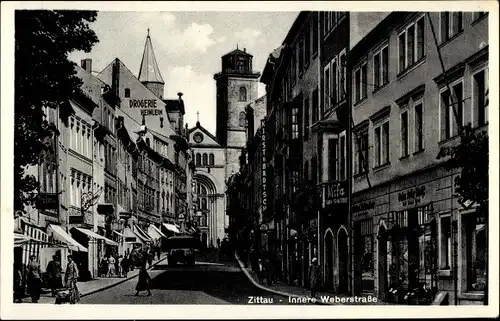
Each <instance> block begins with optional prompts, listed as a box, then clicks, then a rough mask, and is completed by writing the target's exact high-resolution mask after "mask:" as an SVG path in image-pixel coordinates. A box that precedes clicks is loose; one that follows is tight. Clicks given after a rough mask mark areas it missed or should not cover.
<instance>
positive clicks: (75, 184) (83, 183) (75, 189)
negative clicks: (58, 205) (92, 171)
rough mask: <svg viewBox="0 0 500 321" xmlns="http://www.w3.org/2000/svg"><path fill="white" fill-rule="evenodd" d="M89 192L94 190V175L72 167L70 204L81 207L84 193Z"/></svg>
mask: <svg viewBox="0 0 500 321" xmlns="http://www.w3.org/2000/svg"><path fill="white" fill-rule="evenodd" d="M89 192H92V176H90V175H87V174H84V173H82V172H79V171H77V170H75V169H71V179H70V193H69V195H70V200H69V201H70V205H72V206H75V207H81V206H82V198H84V196H83V195H85V194H88V193H89Z"/></svg>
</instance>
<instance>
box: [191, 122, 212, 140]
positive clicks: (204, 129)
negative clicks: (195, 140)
mask: <svg viewBox="0 0 500 321" xmlns="http://www.w3.org/2000/svg"><path fill="white" fill-rule="evenodd" d="M197 129H199V130H201V132H203V133H204V134H205V135H207V136H208V137H210V138H211V139H212V140H214V141H215V142H217V144H219V141H218V140H217V138H216V137H215V136H214V135H212V134H211V133H210V132H209V131H208V130H207V129H206V128H205V127H203V126H201V125H200V122H199V121H198V122H196V126H195V127H193V128H191V129H190V130H188V134H191V133H192V132H194V131H195V130H197Z"/></svg>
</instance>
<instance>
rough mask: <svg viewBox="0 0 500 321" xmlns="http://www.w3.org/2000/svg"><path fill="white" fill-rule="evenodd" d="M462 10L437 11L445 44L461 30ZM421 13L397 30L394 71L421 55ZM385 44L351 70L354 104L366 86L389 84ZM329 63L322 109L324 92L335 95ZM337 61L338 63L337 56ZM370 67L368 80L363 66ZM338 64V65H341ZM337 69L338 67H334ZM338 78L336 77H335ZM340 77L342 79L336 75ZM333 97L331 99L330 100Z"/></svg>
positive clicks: (478, 15) (423, 34)
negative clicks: (396, 56)
mask: <svg viewBox="0 0 500 321" xmlns="http://www.w3.org/2000/svg"><path fill="white" fill-rule="evenodd" d="M463 15H464V13H463V12H442V13H440V19H439V22H440V25H439V30H440V41H441V43H445V42H446V41H448V40H450V39H451V38H453V37H455V36H456V35H457V34H458V33H460V32H462V31H463V30H464V19H463ZM485 15H486V13H484V12H474V13H472V20H473V22H474V21H477V20H478V19H480V18H482V17H484V16H485ZM425 21H426V17H425V15H421V16H419V17H417V18H416V19H414V20H413V21H412V22H411V23H410V24H408V25H406V27H405V28H403V29H402V30H401V31H400V32H399V33H398V38H397V53H398V60H397V61H398V74H401V73H403V72H405V71H406V70H409V69H410V68H412V67H413V66H415V65H416V64H417V63H419V62H420V61H422V59H423V58H424V57H425V39H426V30H425ZM390 54H391V53H390V52H389V46H388V44H387V43H385V44H383V45H382V46H381V47H380V48H379V49H377V50H375V51H374V53H373V54H372V55H371V61H370V62H368V61H362V62H360V63H359V64H358V66H356V67H355V68H354V69H353V86H352V88H353V89H352V95H353V101H354V103H358V102H360V101H362V100H363V99H365V98H366V97H367V91H368V89H367V87H372V89H373V91H376V90H377V89H379V88H380V87H383V86H384V85H386V84H387V83H389V67H390V66H389V61H390V59H389V55H390ZM333 62H334V61H332V63H331V64H329V65H327V66H326V67H325V68H324V79H325V84H324V93H325V96H324V97H325V101H324V105H325V107H326V109H328V106H329V100H328V93H331V94H332V96H334V97H335V96H338V95H339V93H338V92H333V91H332V90H334V88H335V87H336V86H332V82H335V81H338V80H335V78H334V77H332V75H331V74H332V73H331V72H330V71H329V69H330V68H331V67H332V66H333ZM337 62H338V63H341V62H340V60H339V59H337ZM368 63H370V64H371V66H372V71H371V75H370V80H368V73H367V65H368ZM341 65H342V64H341ZM337 68H338V67H337ZM337 77H338V76H337ZM338 79H342V78H338ZM333 99H334V98H332V100H333Z"/></svg>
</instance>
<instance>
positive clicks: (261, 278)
mask: <svg viewBox="0 0 500 321" xmlns="http://www.w3.org/2000/svg"><path fill="white" fill-rule="evenodd" d="M256 272H257V278H258V279H259V283H260V284H264V279H265V267H264V263H263V262H262V259H260V258H259V259H258V260H257V268H256Z"/></svg>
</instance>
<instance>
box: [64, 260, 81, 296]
mask: <svg viewBox="0 0 500 321" xmlns="http://www.w3.org/2000/svg"><path fill="white" fill-rule="evenodd" d="M64 282H65V283H66V286H67V287H68V288H69V290H70V294H69V302H70V304H75V303H76V302H78V301H80V292H79V291H78V286H77V284H76V283H77V282H78V267H77V265H76V263H75V261H73V256H71V255H68V265H67V266H66V272H65V273H64Z"/></svg>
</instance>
